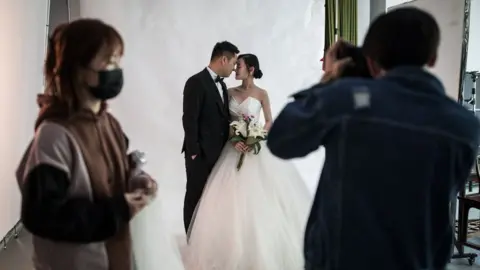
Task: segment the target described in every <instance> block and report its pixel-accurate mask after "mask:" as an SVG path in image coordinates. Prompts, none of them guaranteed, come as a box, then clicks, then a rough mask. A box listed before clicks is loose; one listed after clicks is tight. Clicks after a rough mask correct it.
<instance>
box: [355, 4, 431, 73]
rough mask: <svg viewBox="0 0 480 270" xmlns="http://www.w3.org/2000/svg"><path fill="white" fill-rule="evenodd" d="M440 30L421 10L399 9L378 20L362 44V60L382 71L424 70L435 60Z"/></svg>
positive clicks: (374, 22)
mask: <svg viewBox="0 0 480 270" xmlns="http://www.w3.org/2000/svg"><path fill="white" fill-rule="evenodd" d="M439 44H440V28H439V26H438V24H437V22H436V20H435V18H434V17H433V16H432V15H431V14H429V13H427V12H425V11H423V10H420V9H417V8H412V7H406V8H398V9H394V10H393V11H390V12H388V13H385V14H382V15H380V16H379V17H377V18H376V19H375V20H374V21H373V22H372V24H371V25H370V27H369V29H368V32H367V34H366V36H365V40H364V42H363V52H364V54H365V56H367V57H369V58H371V59H372V60H374V61H375V62H376V63H377V64H378V65H379V66H380V67H381V68H382V69H385V70H390V69H392V68H395V67H399V66H424V65H426V64H428V62H429V61H430V60H431V59H432V58H433V57H435V56H436V53H437V49H438V46H439Z"/></svg>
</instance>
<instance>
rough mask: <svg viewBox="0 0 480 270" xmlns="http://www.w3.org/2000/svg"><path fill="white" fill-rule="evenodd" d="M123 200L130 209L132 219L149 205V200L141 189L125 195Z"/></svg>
mask: <svg viewBox="0 0 480 270" xmlns="http://www.w3.org/2000/svg"><path fill="white" fill-rule="evenodd" d="M125 200H126V201H127V204H128V206H129V208H130V215H131V217H134V216H135V215H136V214H138V213H139V212H140V211H142V209H143V208H145V206H147V205H148V203H149V198H148V196H147V195H146V194H145V192H144V191H143V190H141V189H137V190H135V191H134V192H131V193H126V194H125Z"/></svg>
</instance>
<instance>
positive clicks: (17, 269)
mask: <svg viewBox="0 0 480 270" xmlns="http://www.w3.org/2000/svg"><path fill="white" fill-rule="evenodd" d="M30 241H31V237H30V235H29V234H28V233H25V232H22V233H20V235H19V237H18V238H17V239H12V240H11V241H10V243H9V244H8V245H7V248H6V249H4V250H1V251H0V270H32V269H33V267H32V263H31V253H32V247H31V244H30ZM470 241H472V242H476V243H479V244H480V238H476V239H471V240H470ZM470 251H471V250H470ZM476 253H478V254H480V252H476ZM447 269H448V270H465V269H470V270H471V269H478V270H480V257H479V259H478V262H477V263H475V264H474V265H473V266H469V265H468V262H467V260H466V259H458V260H452V263H451V265H450V266H449V267H448V268H447ZM149 270H157V269H149Z"/></svg>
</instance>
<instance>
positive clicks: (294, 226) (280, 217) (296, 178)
mask: <svg viewBox="0 0 480 270" xmlns="http://www.w3.org/2000/svg"><path fill="white" fill-rule="evenodd" d="M235 72H236V79H237V80H242V85H241V86H238V87H235V88H233V89H230V90H229V97H230V113H231V115H232V119H233V120H234V119H237V118H238V117H241V115H242V114H248V115H253V116H254V120H253V121H258V119H259V117H260V113H261V111H262V110H263V113H264V116H265V129H267V130H268V129H269V127H270V126H271V121H272V116H271V110H270V103H269V99H268V95H267V92H266V91H265V90H263V89H260V88H259V87H257V86H256V85H255V84H254V78H255V79H260V78H261V77H262V72H261V70H260V65H259V62H258V59H257V57H256V56H255V55H253V54H244V55H240V56H239V57H238V62H237V68H236V71H235ZM240 154H241V153H240V152H238V151H237V150H235V148H234V147H233V146H232V145H231V144H230V143H227V145H226V146H225V148H224V149H223V152H222V154H221V156H220V158H219V160H218V162H217V164H216V165H215V167H214V169H213V170H212V173H211V174H210V177H209V179H208V182H207V185H206V187H205V190H204V192H203V195H202V199H201V200H200V202H199V204H198V205H197V209H196V212H195V215H194V218H193V221H192V222H191V224H190V227H189V231H188V235H189V244H188V247H187V250H186V255H185V258H184V263H185V267H186V269H188V270H300V269H304V260H303V252H302V250H303V244H302V243H303V234H304V226H305V224H306V220H307V215H308V212H309V210H310V203H311V199H310V194H309V192H308V190H307V187H306V185H305V184H304V182H303V180H302V179H301V177H300V175H299V174H298V172H297V171H296V169H295V167H294V165H293V164H291V163H287V162H285V161H281V160H280V159H277V158H276V157H274V156H273V155H272V154H271V153H270V152H269V150H268V149H267V147H262V149H261V151H260V153H259V154H258V155H254V154H253V153H252V152H248V153H247V155H246V157H245V160H244V163H243V166H242V167H241V169H240V170H238V171H237V169H236V164H237V162H238V159H239V156H240Z"/></svg>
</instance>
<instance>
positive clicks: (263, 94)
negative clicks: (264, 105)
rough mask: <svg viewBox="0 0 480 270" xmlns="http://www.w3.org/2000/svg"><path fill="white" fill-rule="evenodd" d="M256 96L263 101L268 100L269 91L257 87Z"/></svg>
mask: <svg viewBox="0 0 480 270" xmlns="http://www.w3.org/2000/svg"><path fill="white" fill-rule="evenodd" d="M255 92H256V95H257V96H258V99H260V100H263V99H265V98H268V92H267V90H265V89H263V88H260V87H258V86H257V88H256V91H255Z"/></svg>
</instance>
